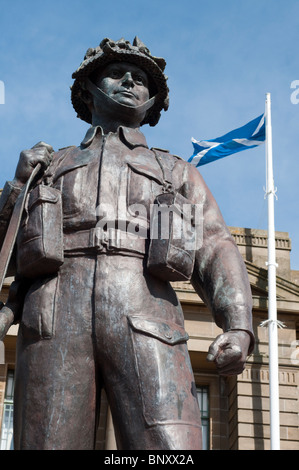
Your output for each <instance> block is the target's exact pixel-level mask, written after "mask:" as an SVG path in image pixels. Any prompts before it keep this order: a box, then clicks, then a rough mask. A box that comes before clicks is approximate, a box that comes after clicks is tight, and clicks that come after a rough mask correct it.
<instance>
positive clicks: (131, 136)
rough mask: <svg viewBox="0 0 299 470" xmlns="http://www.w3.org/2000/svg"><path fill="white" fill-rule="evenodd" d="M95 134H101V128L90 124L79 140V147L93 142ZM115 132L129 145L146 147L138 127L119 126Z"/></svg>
mask: <svg viewBox="0 0 299 470" xmlns="http://www.w3.org/2000/svg"><path fill="white" fill-rule="evenodd" d="M97 134H101V135H103V129H102V128H101V127H100V126H91V127H90V128H89V129H88V131H87V132H86V135H85V137H84V139H83V140H82V142H81V148H87V147H89V146H90V144H91V143H92V142H93V140H94V138H95V136H96V135H97ZM116 134H117V135H118V136H122V137H123V139H122V140H123V141H124V142H125V143H126V144H127V145H128V146H129V147H133V148H134V147H140V146H141V147H145V148H148V145H147V142H146V139H145V137H144V135H143V133H142V132H141V131H140V129H138V128H136V129H132V128H131V127H124V126H121V127H119V128H118V129H117V132H116Z"/></svg>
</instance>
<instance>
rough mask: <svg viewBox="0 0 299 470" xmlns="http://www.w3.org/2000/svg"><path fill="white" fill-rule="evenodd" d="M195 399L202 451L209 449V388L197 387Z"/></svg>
mask: <svg viewBox="0 0 299 470" xmlns="http://www.w3.org/2000/svg"><path fill="white" fill-rule="evenodd" d="M196 390H197V399H198V404H199V408H200V415H201V427H202V449H203V450H209V448H210V407H209V387H207V386H198V387H196Z"/></svg>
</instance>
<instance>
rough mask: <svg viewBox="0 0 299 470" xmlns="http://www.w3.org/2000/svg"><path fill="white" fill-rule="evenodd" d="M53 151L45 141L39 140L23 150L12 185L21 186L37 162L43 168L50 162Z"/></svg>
mask: <svg viewBox="0 0 299 470" xmlns="http://www.w3.org/2000/svg"><path fill="white" fill-rule="evenodd" d="M53 152H54V150H53V147H51V145H49V144H46V143H45V142H39V143H37V144H36V145H34V147H32V148H31V149H29V150H23V151H22V152H21V154H20V158H19V162H18V165H17V169H16V173H15V177H14V180H13V183H14V185H15V186H19V187H22V186H23V185H24V184H25V183H26V181H27V180H28V178H29V176H30V175H31V173H32V171H33V168H34V167H35V166H36V165H37V164H38V163H40V164H41V166H42V168H43V169H44V170H45V169H46V168H47V167H48V166H49V164H50V163H51V160H52V153H53Z"/></svg>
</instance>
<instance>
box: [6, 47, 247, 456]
mask: <svg viewBox="0 0 299 470" xmlns="http://www.w3.org/2000/svg"><path fill="white" fill-rule="evenodd" d="M165 65H166V63H165V61H164V59H162V58H157V57H154V56H153V55H152V54H151V53H150V51H149V50H148V48H147V47H146V46H145V45H144V44H143V43H142V42H141V41H140V40H139V38H135V39H134V41H133V43H132V44H131V43H130V42H129V41H127V40H124V39H120V40H118V41H112V40H111V39H107V38H106V39H104V40H103V41H102V42H101V43H100V45H99V46H98V47H96V48H90V49H88V51H87V52H86V55H85V57H84V60H83V62H82V63H81V65H80V67H79V68H78V69H77V70H76V71H75V72H74V74H73V78H74V83H73V86H72V91H71V95H72V96H71V98H72V104H73V106H74V109H75V111H76V112H77V114H78V117H79V118H81V119H82V120H84V121H86V122H87V123H88V124H89V125H90V127H89V128H88V130H87V133H86V135H85V137H84V139H83V140H82V142H81V144H80V145H79V146H71V147H66V148H63V149H60V150H59V151H55V152H54V151H53V149H52V147H51V146H50V145H48V144H45V143H43V142H40V143H39V144H37V145H35V146H34V147H33V148H32V149H30V150H26V151H23V152H21V154H20V159H19V163H18V165H17V169H16V173H15V177H14V179H13V180H12V181H10V182H7V183H6V185H5V187H4V189H3V194H2V197H1V200H0V242H2V244H3V240H4V237H5V234H6V233H7V230H8V224H9V222H10V220H11V218H12V214H13V208H14V206H15V204H16V201H18V198H19V197H20V196H19V195H20V194H21V191H22V188H23V187H24V185H25V184H26V182H27V180H28V178H30V175H31V174H32V172H33V170H34V168H35V167H36V166H37V165H38V164H40V165H41V170H40V171H39V173H38V174H37V176H36V177H35V179H34V181H33V183H32V185H31V186H30V189H29V192H28V194H27V196H26V202H25V207H24V211H23V215H22V221H21V224H20V227H19V229H18V233H17V238H16V242H15V245H14V247H15V248H14V252H13V256H12V257H11V261H10V268H9V273H10V275H11V274H13V275H14V282H13V283H12V285H11V288H10V293H9V297H8V300H7V303H6V305H5V306H2V309H1V311H0V339H3V337H4V335H5V334H6V332H7V330H8V328H9V326H10V325H11V324H12V323H18V324H19V329H18V338H17V353H16V354H17V357H16V371H15V397H14V448H15V449H36V450H46V449H53V450H59V449H62V450H71V449H77V450H79V449H85V450H88V449H94V446H95V436H96V430H97V425H98V417H99V410H100V396H101V390H102V389H103V388H104V390H105V392H106V395H107V399H108V402H109V406H110V408H111V413H112V417H113V423H114V429H115V436H116V442H117V447H118V449H119V450H128V449H129V450H132V449H134V450H136V449H145V450H146V449H147V450H159V449H160V450H161V449H162V450H169V449H171V450H181V449H185V450H189V449H201V420H200V411H199V407H198V402H197V396H196V387H195V382H194V376H193V372H192V368H191V363H190V358H189V354H188V349H187V340H188V335H187V333H186V331H185V329H184V317H183V311H182V308H181V305H180V303H179V301H178V299H177V296H176V294H175V291H174V289H173V287H172V284H171V281H174V280H182V279H187V280H188V279H190V282H191V283H192V285H193V287H194V289H195V291H196V292H197V294H198V295H199V296H200V297H201V298H202V299H203V301H204V302H205V303H206V305H207V307H208V308H209V310H210V311H211V314H212V315H213V318H214V321H215V323H216V324H217V325H218V326H219V327H220V328H221V329H222V330H223V333H222V334H220V335H219V336H218V337H217V338H216V339H215V341H214V342H213V343H212V345H211V347H210V349H209V353H208V360H210V361H214V362H215V364H216V367H217V368H218V371H219V373H220V374H222V375H233V374H238V373H241V372H242V371H243V369H244V364H245V361H246V358H247V356H248V354H250V353H251V351H252V348H253V344H254V336H253V332H252V313H251V310H252V300H251V291H250V286H249V282H248V276H247V272H246V268H245V264H244V262H243V260H242V258H241V256H240V254H239V251H238V248H237V246H236V244H235V243H234V241H233V239H232V237H231V235H230V233H229V230H228V228H227V226H226V225H225V223H224V221H223V218H222V215H221V213H220V211H219V208H218V206H217V204H216V202H215V200H214V198H213V196H212V195H211V193H210V191H209V189H208V188H207V186H206V184H205V182H204V181H203V178H202V176H201V175H200V173H199V172H198V170H197V169H196V168H195V167H194V166H192V165H191V164H190V163H187V162H186V161H185V160H183V159H182V158H179V157H177V156H175V155H171V154H170V153H169V152H168V151H166V150H162V149H156V148H152V149H150V148H149V147H148V145H147V142H146V139H145V137H144V135H143V133H142V132H141V131H140V127H141V126H142V125H145V124H149V125H150V126H155V125H156V124H157V123H158V121H159V118H160V114H161V111H162V110H163V109H164V110H165V111H166V110H167V108H168V92H169V90H168V86H167V77H166V76H165V75H164V69H165ZM159 198H160V199H161V200H160V202H161V201H162V202H161V207H162V206H163V204H164V206H165V204H166V206H167V200H169V201H172V202H171V204H170V203H168V206H167V207H169V206H170V205H172V204H173V207H179V210H181V208H182V201H183V202H184V205H186V206H188V204H190V206H191V207H193V208H194V207H201V208H202V218H201V219H200V220H201V221H202V223H201V224H199V223H197V224H196V225H195V232H194V233H195V235H196V236H197V232H196V231H198V232H200V233H201V243H198V244H197V245H194V246H195V247H196V248H194V249H188V247H187V248H186V249H185V248H184V246H178V244H177V242H176V240H174V239H171V237H169V239H168V240H166V238H167V237H166V238H165V237H164V239H162V238H161V237H160V238H158V239H155V240H154V239H151V236H150V234H151V227H150V223H151V221H154V220H155V217H151V208H152V207H154V206H155V205H157V204H158V203H159ZM163 198H164V199H163ZM167 198H169V199H167ZM163 201H164V202H163ZM165 201H166V203H165ZM136 208H137V209H136ZM190 214H191V215H190V218H189V219H190V220H191V219H192V220H193V219H194V213H193V212H192V213H191V212H190ZM192 214H193V215H192ZM178 217H179V216H177V214H176V215H175V216H173V218H171V217H170V218H169V220H170V219H171V220H172V223H174V221H175V219H176V218H178ZM158 219H159V218H158ZM158 219H157V220H158ZM190 220H189V221H190ZM137 222H138V223H137ZM153 223H154V222H153ZM193 229H194V225H193ZM153 238H154V237H153ZM179 242H180V241H178V243H179ZM159 243H160V245H159ZM188 270H189V275H188V273H187V271H188Z"/></svg>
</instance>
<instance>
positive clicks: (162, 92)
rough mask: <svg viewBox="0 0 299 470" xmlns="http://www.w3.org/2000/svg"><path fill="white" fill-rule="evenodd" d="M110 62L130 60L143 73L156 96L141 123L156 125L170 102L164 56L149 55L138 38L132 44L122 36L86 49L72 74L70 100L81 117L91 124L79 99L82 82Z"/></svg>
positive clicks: (89, 116) (90, 119)
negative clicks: (72, 81) (82, 58)
mask: <svg viewBox="0 0 299 470" xmlns="http://www.w3.org/2000/svg"><path fill="white" fill-rule="evenodd" d="M111 62H130V63H132V64H134V65H137V66H138V67H140V68H141V69H142V70H144V72H146V74H147V76H148V79H149V83H150V86H149V88H150V92H151V94H152V95H155V96H156V99H155V103H154V105H153V106H152V107H151V108H150V109H149V110H148V111H147V113H146V116H145V118H144V120H143V121H142V123H141V125H143V124H149V125H150V126H155V125H156V124H157V122H158V121H159V119H160V115H161V111H162V109H164V110H165V111H167V109H168V105H169V98H168V92H169V90H168V86H167V77H166V75H164V73H163V72H164V69H165V66H166V62H165V60H164V59H163V58H160V57H154V56H152V55H151V53H150V51H149V50H148V48H147V47H146V46H145V45H144V44H143V42H142V41H140V39H138V38H137V37H135V39H134V41H133V44H132V45H131V44H130V42H129V41H126V40H125V39H123V38H122V39H119V40H118V41H112V40H111V39H108V38H105V39H103V41H102V42H101V43H100V45H99V46H98V47H96V48H89V49H88V50H87V52H86V54H85V57H84V60H83V62H82V63H81V65H80V67H79V68H78V69H77V70H76V71H75V72H74V73H73V75H72V78H74V79H75V81H74V83H73V86H72V87H71V100H72V104H73V107H74V109H75V111H76V112H77V115H78V117H79V118H80V119H82V120H83V121H86V122H88V123H89V124H91V122H92V116H91V112H90V111H89V109H88V107H87V105H86V103H85V102H84V100H83V99H82V94H83V93H84V89H85V86H84V81H85V79H86V78H87V77H89V78H90V75H91V74H92V73H93V72H94V71H95V70H97V69H102V68H104V67H106V66H107V65H108V64H109V63H111Z"/></svg>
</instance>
